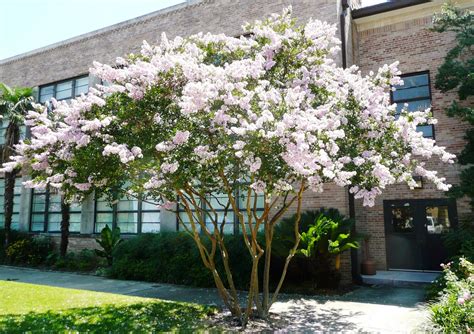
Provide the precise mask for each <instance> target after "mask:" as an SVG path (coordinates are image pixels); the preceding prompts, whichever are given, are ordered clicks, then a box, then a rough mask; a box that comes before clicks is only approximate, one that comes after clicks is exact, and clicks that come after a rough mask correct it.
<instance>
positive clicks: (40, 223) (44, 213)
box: [30, 189, 82, 233]
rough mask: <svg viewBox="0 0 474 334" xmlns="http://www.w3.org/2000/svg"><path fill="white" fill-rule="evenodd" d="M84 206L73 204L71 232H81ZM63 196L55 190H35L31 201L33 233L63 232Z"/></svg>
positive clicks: (70, 218)
mask: <svg viewBox="0 0 474 334" xmlns="http://www.w3.org/2000/svg"><path fill="white" fill-rule="evenodd" d="M81 212H82V205H81V204H78V203H72V204H71V206H70V209H69V232H71V233H79V232H80V231H81ZM61 219H62V215H61V196H60V195H59V194H58V193H56V192H54V191H53V190H50V189H46V190H44V191H39V190H36V189H35V190H33V194H32V199H31V219H30V231H31V232H52V233H55V232H61Z"/></svg>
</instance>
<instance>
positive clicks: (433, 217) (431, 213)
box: [426, 206, 451, 234]
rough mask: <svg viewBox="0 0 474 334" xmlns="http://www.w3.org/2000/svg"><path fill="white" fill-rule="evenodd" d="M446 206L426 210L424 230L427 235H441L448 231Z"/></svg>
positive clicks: (431, 207)
mask: <svg viewBox="0 0 474 334" xmlns="http://www.w3.org/2000/svg"><path fill="white" fill-rule="evenodd" d="M450 227H451V223H450V221H449V214H448V207H447V206H429V207H427V208H426V230H427V231H428V233H429V234H441V233H445V232H448V231H449V228H450Z"/></svg>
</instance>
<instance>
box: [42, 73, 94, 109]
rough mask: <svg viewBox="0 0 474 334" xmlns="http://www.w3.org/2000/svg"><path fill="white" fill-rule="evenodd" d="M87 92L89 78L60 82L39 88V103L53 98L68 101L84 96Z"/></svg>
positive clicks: (83, 77)
mask: <svg viewBox="0 0 474 334" xmlns="http://www.w3.org/2000/svg"><path fill="white" fill-rule="evenodd" d="M88 90H89V77H88V76H82V77H78V78H74V79H69V80H65V81H60V82H57V83H53V84H48V85H44V86H41V87H40V94H39V101H40V102H41V103H44V102H47V101H49V100H51V98H53V97H54V98H55V99H56V100H58V101H59V100H69V99H72V98H74V97H77V96H79V95H81V94H82V93H84V94H86V93H87V92H88Z"/></svg>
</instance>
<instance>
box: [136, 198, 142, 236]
mask: <svg viewBox="0 0 474 334" xmlns="http://www.w3.org/2000/svg"><path fill="white" fill-rule="evenodd" d="M139 198H140V199H138V203H137V210H138V213H137V215H138V217H137V234H141V233H142V199H141V196H139Z"/></svg>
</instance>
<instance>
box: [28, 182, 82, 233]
mask: <svg viewBox="0 0 474 334" xmlns="http://www.w3.org/2000/svg"><path fill="white" fill-rule="evenodd" d="M36 195H45V200H44V201H45V203H44V211H34V210H33V202H34V198H35V189H31V200H30V214H29V216H30V217H29V220H30V221H29V224H28V232H30V233H51V234H58V233H61V229H59V231H49V215H50V214H60V213H61V210H59V211H50V210H49V203H50V195H51V190H50V188H49V187H46V189H45V190H44V192H38V193H36ZM71 213H73V214H77V213H79V214H81V222H80V223H79V224H80V225H82V203H81V209H80V210H71V209H69V214H71ZM40 214H43V230H42V231H33V230H32V227H33V215H40ZM69 217H71V216H69ZM60 224H61V223H60ZM80 225H79V226H80ZM60 226H61V225H60ZM80 233H81V231H80V228H79V231H69V234H80Z"/></svg>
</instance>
